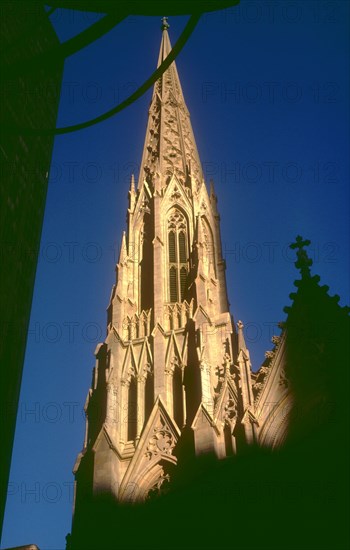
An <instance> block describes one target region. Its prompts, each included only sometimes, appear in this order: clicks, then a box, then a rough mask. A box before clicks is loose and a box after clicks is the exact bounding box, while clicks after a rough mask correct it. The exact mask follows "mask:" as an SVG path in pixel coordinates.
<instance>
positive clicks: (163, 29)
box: [161, 17, 170, 31]
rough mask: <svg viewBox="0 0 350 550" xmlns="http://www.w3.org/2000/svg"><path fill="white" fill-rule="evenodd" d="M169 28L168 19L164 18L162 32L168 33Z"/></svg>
mask: <svg viewBox="0 0 350 550" xmlns="http://www.w3.org/2000/svg"><path fill="white" fill-rule="evenodd" d="M169 27H170V25H169V23H168V18H167V17H162V26H161V29H162V31H167V30H168V28H169Z"/></svg>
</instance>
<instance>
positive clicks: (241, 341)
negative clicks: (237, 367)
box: [237, 321, 247, 351]
mask: <svg viewBox="0 0 350 550" xmlns="http://www.w3.org/2000/svg"><path fill="white" fill-rule="evenodd" d="M237 328H238V351H240V350H242V349H243V350H245V351H246V350H247V346H246V343H245V339H244V334H243V328H244V324H243V323H242V321H238V322H237Z"/></svg>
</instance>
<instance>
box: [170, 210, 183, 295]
mask: <svg viewBox="0 0 350 550" xmlns="http://www.w3.org/2000/svg"><path fill="white" fill-rule="evenodd" d="M187 235H188V231H187V221H186V218H185V216H184V214H183V213H182V212H181V211H180V210H178V209H177V208H175V209H173V210H171V212H170V215H169V218H168V259H169V302H171V303H175V302H183V301H184V299H185V294H186V283H187V275H188V252H187V251H188V242H187V241H188V237H187Z"/></svg>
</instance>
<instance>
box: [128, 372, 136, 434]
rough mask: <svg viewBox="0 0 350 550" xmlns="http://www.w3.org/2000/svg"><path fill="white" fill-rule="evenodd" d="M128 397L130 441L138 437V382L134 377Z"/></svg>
mask: <svg viewBox="0 0 350 550" xmlns="http://www.w3.org/2000/svg"><path fill="white" fill-rule="evenodd" d="M128 397H129V398H128V441H130V440H132V439H135V437H136V435H137V382H136V379H135V377H134V376H133V377H132V378H131V380H130V385H129V396H128Z"/></svg>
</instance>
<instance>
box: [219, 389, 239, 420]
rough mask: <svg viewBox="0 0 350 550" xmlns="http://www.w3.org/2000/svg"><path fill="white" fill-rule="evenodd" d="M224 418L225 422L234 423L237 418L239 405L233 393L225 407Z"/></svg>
mask: <svg viewBox="0 0 350 550" xmlns="http://www.w3.org/2000/svg"><path fill="white" fill-rule="evenodd" d="M222 419H223V421H224V422H225V423H227V424H229V425H232V424H233V423H234V422H236V419H237V405H236V403H235V401H234V400H233V398H232V397H231V395H229V396H228V398H227V400H226V403H225V405H224V408H223V415H222Z"/></svg>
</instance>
